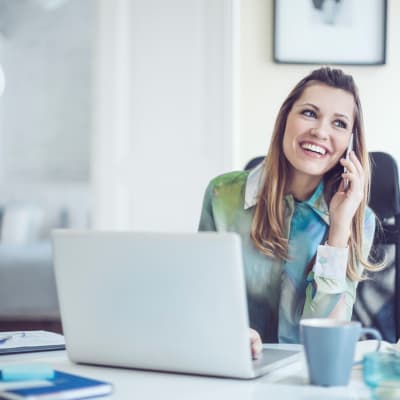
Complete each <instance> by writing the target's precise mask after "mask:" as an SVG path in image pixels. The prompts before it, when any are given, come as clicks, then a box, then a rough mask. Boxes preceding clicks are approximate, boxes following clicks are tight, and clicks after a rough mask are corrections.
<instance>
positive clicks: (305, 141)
mask: <svg viewBox="0 0 400 400" xmlns="http://www.w3.org/2000/svg"><path fill="white" fill-rule="evenodd" d="M354 108H355V103H354V98H353V95H352V94H350V93H348V92H346V91H344V90H342V89H337V88H333V87H330V86H328V85H324V84H322V83H315V84H312V85H311V86H308V87H307V88H306V89H305V90H304V91H303V94H302V95H301V96H300V98H299V99H298V100H297V101H296V102H295V103H294V104H293V107H292V109H291V111H290V112H289V114H288V118H287V121H286V127H285V132H284V137H283V153H284V155H285V157H286V158H287V160H288V161H289V163H290V165H291V167H292V170H291V172H292V179H296V177H298V176H301V175H302V176H304V175H306V176H309V177H313V178H319V179H320V178H322V176H323V175H324V174H325V173H326V172H328V171H329V170H330V169H332V168H333V167H334V166H335V165H336V164H337V163H338V161H339V160H340V158H341V157H342V156H343V154H344V152H345V151H346V148H347V146H348V144H349V140H350V136H351V131H352V128H353V124H354Z"/></svg>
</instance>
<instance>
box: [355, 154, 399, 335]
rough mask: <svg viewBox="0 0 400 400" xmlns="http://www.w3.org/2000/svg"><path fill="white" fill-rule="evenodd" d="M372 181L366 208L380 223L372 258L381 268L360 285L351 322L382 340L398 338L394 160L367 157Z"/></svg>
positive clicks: (383, 155) (378, 155) (397, 176)
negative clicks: (371, 331) (372, 331)
mask: <svg viewBox="0 0 400 400" xmlns="http://www.w3.org/2000/svg"><path fill="white" fill-rule="evenodd" d="M370 158H371V164H372V180H371V193H370V201H369V206H370V207H371V208H372V210H373V211H374V212H375V214H376V215H377V217H378V219H379V220H380V222H381V227H379V226H378V228H377V230H376V232H375V239H374V245H373V250H372V252H371V255H372V258H373V259H375V260H377V261H383V263H384V265H385V268H384V269H383V270H382V271H379V272H375V273H373V274H371V279H369V280H366V281H363V282H361V283H360V285H359V287H358V289H357V300H356V303H355V305H354V312H353V318H354V319H357V320H359V321H361V322H362V324H363V325H365V326H370V327H374V328H377V329H378V330H379V331H380V332H381V333H382V336H383V338H384V339H385V340H387V341H390V342H395V341H397V340H398V339H399V338H400V183H399V173H398V166H397V163H396V160H395V159H394V158H393V157H392V156H391V155H389V154H387V153H383V152H371V153H370Z"/></svg>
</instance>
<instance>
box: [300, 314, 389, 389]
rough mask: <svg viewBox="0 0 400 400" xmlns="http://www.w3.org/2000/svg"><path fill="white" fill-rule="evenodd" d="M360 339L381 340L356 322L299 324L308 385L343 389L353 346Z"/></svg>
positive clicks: (306, 321)
mask: <svg viewBox="0 0 400 400" xmlns="http://www.w3.org/2000/svg"><path fill="white" fill-rule="evenodd" d="M362 335H372V336H373V337H374V338H375V339H377V340H378V343H377V347H376V350H379V348H380V344H381V340H382V337H381V335H380V333H379V332H378V331H377V330H376V329H372V328H362V326H361V324H360V322H357V321H339V320H335V319H330V318H311V319H303V320H301V321H300V337H301V341H302V343H303V345H304V351H305V355H306V360H307V367H308V374H309V378H310V383H311V384H312V385H319V386H345V385H347V384H348V383H349V380H350V374H351V369H352V367H353V365H354V364H355V363H354V353H355V348H356V343H357V341H358V340H359V339H360V337H361V336H362Z"/></svg>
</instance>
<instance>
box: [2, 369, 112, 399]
mask: <svg viewBox="0 0 400 400" xmlns="http://www.w3.org/2000/svg"><path fill="white" fill-rule="evenodd" d="M18 383H19V385H21V382H18ZM23 385H24V387H20V388H13V387H12V385H11V387H9V388H3V389H2V390H1V391H0V398H1V399H14V400H18V399H27V398H29V399H30V400H35V399H44V398H51V399H65V400H67V399H82V398H90V397H98V396H106V395H108V394H110V393H111V392H112V390H113V386H112V384H111V383H109V382H104V381H99V380H96V379H91V378H85V377H83V376H78V375H72V374H67V373H65V372H60V371H55V376H54V378H53V379H46V380H43V381H42V384H40V383H39V382H34V383H30V382H26V381H25V382H24V383H23Z"/></svg>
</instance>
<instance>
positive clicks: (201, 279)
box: [53, 230, 299, 378]
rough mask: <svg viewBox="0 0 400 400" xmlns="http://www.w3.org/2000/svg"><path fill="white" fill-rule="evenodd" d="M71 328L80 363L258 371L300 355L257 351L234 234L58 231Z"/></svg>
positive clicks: (66, 324)
mask: <svg viewBox="0 0 400 400" xmlns="http://www.w3.org/2000/svg"><path fill="white" fill-rule="evenodd" d="M53 244H54V264H55V272H56V282H57V290H58V296H59V303H60V311H61V318H62V325H63V330H64V334H65V339H66V347H67V352H68V355H69V357H70V359H71V360H72V361H74V362H78V363H89V364H99V365H109V366H118V367H129V368H139V369H146V370H157V371H170V372H179V373H190V374H201V375H212V376H224V377H233V378H254V377H256V376H259V375H262V374H264V373H267V372H269V371H271V370H274V369H276V368H278V367H280V366H283V365H286V364H288V363H291V362H293V361H295V360H297V359H298V355H299V352H298V351H293V350H283V349H265V351H264V354H263V357H262V359H261V360H255V361H253V360H252V358H251V351H250V344H249V343H250V341H249V323H248V313H247V304H246V294H245V283H244V274H243V265H242V252H241V242H240V237H239V236H238V235H237V234H234V233H226V234H217V233H184V234H180V233H138V232H95V231H86V232H76V231H71V230H65V231H55V232H54V233H53Z"/></svg>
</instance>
